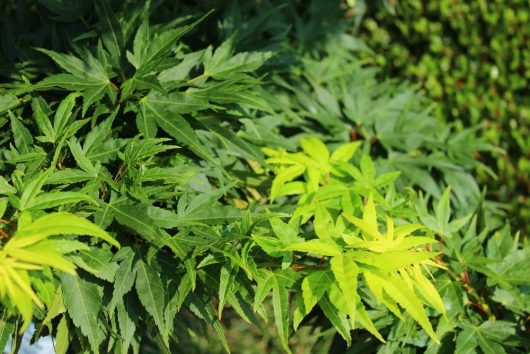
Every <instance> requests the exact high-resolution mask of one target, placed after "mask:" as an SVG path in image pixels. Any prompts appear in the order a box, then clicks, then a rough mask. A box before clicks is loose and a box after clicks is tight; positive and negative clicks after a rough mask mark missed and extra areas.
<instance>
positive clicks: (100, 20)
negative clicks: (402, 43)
mask: <svg viewBox="0 0 530 354" xmlns="http://www.w3.org/2000/svg"><path fill="white" fill-rule="evenodd" d="M16 4H19V6H18V7H17V6H16ZM215 5H217V6H218V9H219V10H218V11H215V12H214V13H209V10H210V9H212V8H214V7H215ZM2 7H3V8H2V13H3V14H4V15H3V18H2V21H3V25H4V26H3V35H4V37H5V38H8V39H10V40H6V41H5V42H3V43H5V45H4V47H3V49H2V50H3V53H4V55H3V57H2V67H1V70H0V72H1V73H2V74H1V75H2V80H3V83H2V84H1V86H0V127H1V128H2V130H1V132H0V152H1V163H0V174H1V177H0V197H1V198H0V214H1V216H0V218H1V219H0V222H1V223H2V227H1V229H0V230H1V232H0V233H1V235H2V236H3V238H2V240H1V247H2V248H1V250H0V272H1V275H2V277H1V278H0V297H1V301H2V305H3V306H2V308H1V310H2V317H1V320H0V327H1V328H2V330H1V331H0V347H4V346H5V344H6V342H7V341H8V339H9V338H15V339H16V340H15V341H14V347H15V348H16V347H17V343H20V334H21V333H22V332H23V331H24V329H25V328H26V327H27V325H28V324H29V323H30V322H34V323H35V325H36V328H37V329H36V332H35V338H38V337H40V336H43V335H47V334H51V335H53V336H54V337H55V340H56V350H57V352H58V353H65V352H74V353H90V352H113V353H127V352H130V351H133V352H135V353H136V352H142V353H149V352H153V353H157V352H166V353H171V352H185V351H186V350H187V351H190V350H191V349H190V348H194V349H193V350H195V351H197V352H214V351H216V348H219V350H225V351H229V348H230V347H231V348H234V352H242V353H243V352H248V353H252V352H257V351H259V352H261V351H263V350H267V351H269V352H289V351H290V350H291V348H293V349H296V350H297V351H298V352H300V351H302V350H305V351H308V352H344V351H347V350H348V351H350V352H366V353H372V352H392V353H393V352H415V351H427V352H429V353H436V352H473V351H477V350H481V351H483V352H485V353H500V352H505V351H509V352H515V353H524V352H528V350H529V349H530V348H529V344H528V343H527V342H526V341H525V333H526V332H527V331H528V328H527V325H528V324H527V323H526V318H527V316H528V312H529V308H530V299H529V298H528V295H527V292H528V286H529V284H530V279H529V276H528V274H527V272H526V268H527V267H528V266H529V265H530V264H529V262H530V257H529V256H530V254H529V252H530V248H529V247H528V246H527V244H526V243H524V242H521V241H520V240H519V238H518V233H517V232H516V233H515V234H512V231H511V230H510V227H509V225H507V224H506V223H505V217H506V215H505V214H504V213H503V211H502V209H501V208H499V205H498V204H497V203H495V202H491V201H489V200H487V199H486V198H485V195H484V193H483V192H482V190H481V187H480V185H478V184H477V182H476V181H475V177H474V176H475V175H476V173H478V172H480V171H483V170H485V169H486V167H485V165H484V164H483V163H482V162H481V161H480V160H478V159H477V156H478V154H480V153H485V154H487V153H491V152H492V151H495V147H493V146H492V145H491V144H489V143H487V141H486V139H484V138H479V137H477V134H476V129H475V128H470V129H465V128H462V127H460V126H456V127H455V126H453V125H451V124H447V123H445V122H443V121H441V120H438V119H436V118H435V116H434V115H433V114H432V104H431V102H430V101H429V100H428V99H426V98H425V97H424V95H423V94H422V93H421V92H419V91H417V90H416V89H415V88H414V87H411V86H410V85H408V84H406V83H400V82H396V81H389V80H381V79H379V77H381V73H380V72H379V71H378V69H377V68H375V67H372V66H369V65H366V62H367V61H366V60H365V59H362V58H366V57H370V58H371V55H372V54H371V53H370V51H369V50H368V49H367V47H366V46H365V45H363V44H362V42H360V41H359V40H357V39H356V38H354V37H352V36H351V34H350V33H349V32H348V31H349V28H351V26H352V25H353V22H354V21H355V18H354V17H351V16H350V11H351V9H350V8H348V6H345V5H344V4H341V3H340V2H338V1H337V2H333V1H330V2H322V1H314V2H310V3H308V4H305V3H304V4H298V3H297V2H285V3H283V4H281V5H279V6H278V5H274V4H271V3H270V2H268V1H260V2H256V3H253V2H246V1H245V2H235V1H234V2H229V3H226V4H224V3H223V4H222V6H220V5H219V3H217V2H209V1H204V2H199V3H198V4H197V3H195V2H185V1H183V2H164V1H153V2H152V3H145V2H143V1H127V2H124V3H122V2H118V1H116V2H115V3H112V2H109V1H105V0H101V1H97V2H89V1H87V2H83V1H72V2H62V1H48V0H46V1H42V0H39V1H36V2H32V1H28V2H27V4H25V5H24V6H20V2H18V1H6V2H3V3H2ZM293 24H294V25H293ZM236 317H237V318H240V319H241V320H236V319H235V318H236ZM243 321H244V322H245V323H248V324H246V325H247V326H254V327H253V328H255V327H258V328H259V327H260V326H261V327H262V328H266V327H267V326H274V327H275V329H276V331H275V334H274V337H275V338H274V339H273V340H272V345H269V344H268V343H265V344H264V343H263V341H264V340H265V339H264V338H268V337H269V336H270V332H269V331H265V332H266V335H265V336H262V337H263V338H256V339H255V342H254V341H251V342H250V344H248V343H249V341H248V339H247V340H241V339H240V336H241V335H240V334H239V339H236V338H238V335H234V333H236V332H238V327H239V328H240V326H241V323H242V322H243ZM267 321H268V323H269V324H270V325H267V324H266V323H267ZM300 328H301V329H300ZM226 330H228V334H229V335H228V336H226V335H225V333H226ZM295 330H299V331H300V332H301V334H303V335H304V336H305V337H301V336H300V334H298V335H295V337H294V339H292V338H291V337H292V334H293V332H294V331H295ZM195 333H198V334H199V336H198V337H194V336H195ZM212 333H213V335H214V336H216V338H217V339H216V340H215V341H213V342H214V344H208V339H207V335H208V334H212ZM247 333H248V335H249V336H250V333H251V332H250V331H249V332H246V333H245V334H243V336H245V335H247ZM195 338H198V339H195ZM308 338H310V339H309V340H308ZM205 343H206V344H205ZM245 344H247V346H246V347H245ZM352 344H353V345H352ZM351 345H352V346H351ZM350 346H351V348H350V349H347V348H348V347H350ZM478 348H480V349H478Z"/></svg>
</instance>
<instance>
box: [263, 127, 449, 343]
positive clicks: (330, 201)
mask: <svg viewBox="0 0 530 354" xmlns="http://www.w3.org/2000/svg"><path fill="white" fill-rule="evenodd" d="M300 144H301V147H302V149H303V150H304V152H303V153H292V154H290V153H286V152H285V151H279V152H278V151H272V150H269V151H267V154H268V155H269V156H271V157H270V158H269V159H267V162H268V163H272V164H279V165H280V166H282V167H280V168H279V169H278V170H277V172H276V177H275V179H274V180H273V182H272V189H271V199H272V197H273V196H277V195H281V194H301V196H300V198H299V205H300V204H302V205H303V207H302V208H303V210H304V211H305V213H303V214H302V215H304V217H303V218H302V223H303V224H305V222H306V220H307V219H309V217H310V216H312V215H314V221H313V228H314V233H315V235H314V236H313V237H311V234H310V233H309V234H307V235H304V237H300V236H298V237H297V236H296V234H297V232H296V231H295V229H293V231H292V232H293V234H292V235H290V236H287V235H286V234H285V231H284V230H285V229H286V227H288V226H287V225H285V224H283V225H281V224H277V223H278V221H274V223H273V220H271V221H270V222H271V225H272V226H273V229H274V232H275V234H276V236H277V237H278V239H277V241H276V242H275V243H274V241H273V240H271V238H270V237H269V238H265V237H263V236H262V237H259V236H258V237H255V241H256V242H257V243H258V244H259V245H261V246H262V247H263V249H264V250H265V251H266V252H267V253H269V254H271V255H272V256H283V257H284V259H286V258H288V257H289V254H282V251H294V252H301V253H307V254H308V257H309V258H308V259H306V260H305V261H306V262H311V258H314V260H315V262H316V263H317V265H316V266H311V265H307V266H306V265H300V264H291V265H290V266H291V267H295V268H298V267H301V269H306V268H307V270H304V273H307V274H306V275H305V278H304V280H303V282H302V288H301V289H302V298H303V301H301V302H298V303H297V308H296V312H295V324H294V325H295V328H296V327H297V326H298V324H299V323H300V321H301V320H302V319H303V317H305V316H306V315H307V314H308V313H309V312H310V311H311V310H312V309H313V307H314V306H315V305H316V304H317V303H319V301H320V300H321V299H326V300H323V301H327V305H328V306H332V307H333V308H334V311H335V312H337V311H338V312H339V314H337V316H339V317H343V318H348V319H349V321H348V322H347V324H343V326H344V327H345V328H346V331H347V332H344V333H347V334H345V335H344V339H345V340H347V341H348V342H351V337H350V335H349V330H347V328H350V329H354V328H356V326H357V325H356V322H359V323H360V325H361V326H362V327H364V328H366V329H367V330H368V331H370V332H371V333H372V334H374V335H375V336H376V337H377V338H378V339H380V340H381V341H384V339H383V337H382V336H381V334H380V333H379V332H378V330H377V329H376V327H375V325H374V324H373V322H372V321H371V320H370V318H369V316H368V315H367V312H366V309H365V305H364V303H363V299H362V297H361V296H360V295H359V290H358V287H359V285H358V278H359V277H362V278H363V279H364V281H365V286H366V288H367V289H368V290H369V291H370V292H371V293H372V295H373V296H374V297H375V299H376V301H377V302H378V303H381V304H383V305H384V306H386V307H387V308H388V309H389V310H391V311H392V312H394V313H395V315H396V316H398V317H399V318H401V319H403V317H402V315H401V312H400V310H399V307H398V304H399V305H400V306H401V307H402V308H403V309H404V310H406V311H407V312H408V313H409V314H410V315H411V316H412V317H413V318H414V319H415V320H416V321H418V323H419V324H420V325H421V326H422V327H423V328H424V329H425V330H426V332H427V333H428V334H429V335H430V336H431V337H432V338H433V339H434V340H435V341H437V342H438V338H437V337H436V334H435V333H434V331H433V329H432V327H431V325H430V323H429V320H428V318H427V314H426V312H425V310H424V308H423V306H424V304H426V305H428V306H432V307H434V308H435V309H436V310H437V311H439V312H441V313H445V307H444V304H443V301H442V299H441V297H440V295H439V294H438V292H437V290H436V288H435V287H434V286H433V284H432V283H431V282H430V281H429V280H428V279H427V278H426V277H425V276H424V275H423V274H422V267H424V266H425V265H435V263H433V262H432V261H431V260H430V259H432V258H433V257H435V255H436V253H433V252H427V251H422V250H421V248H422V247H423V246H425V245H426V244H431V243H434V242H436V241H435V240H434V239H432V238H430V237H425V236H412V235H411V233H412V232H414V231H416V230H418V229H420V228H422V225H418V224H402V225H399V226H397V227H394V222H393V220H392V219H391V218H390V217H386V231H385V232H381V231H380V230H379V229H380V228H379V226H378V216H377V212H376V205H375V203H374V198H373V196H372V194H371V193H372V191H375V192H376V191H377V189H376V188H377V187H382V185H381V184H379V183H378V182H375V183H373V182H372V181H374V180H375V181H377V180H389V182H387V183H385V185H387V184H388V183H391V182H392V179H395V178H397V174H395V173H393V172H389V173H387V174H385V175H393V177H392V179H389V178H387V177H385V175H382V176H379V177H377V178H376V177H375V174H376V172H375V168H374V166H373V162H372V161H371V159H370V158H369V157H368V156H366V155H363V156H362V158H361V168H360V170H359V169H358V168H357V167H355V166H354V165H351V164H349V163H348V160H350V159H351V158H352V157H353V155H354V153H355V150H356V148H357V147H358V145H359V144H358V143H350V144H347V145H342V146H340V147H338V148H337V149H336V150H335V151H334V152H333V153H332V154H329V152H328V149H327V147H326V146H325V145H324V144H323V143H322V142H321V141H320V140H319V139H317V138H313V137H311V138H303V139H302V140H301V141H300ZM330 156H331V158H330ZM337 156H340V158H337ZM293 166H296V167H299V168H300V171H301V173H299V174H298V175H302V173H303V179H304V181H303V182H302V181H293V180H294V179H296V178H297V177H298V175H296V176H293V175H288V174H289V172H288V171H289V170H290V169H291V168H292V167H293ZM342 170H345V171H349V170H352V171H354V173H352V174H351V175H349V176H348V175H346V174H342V173H341V171H342ZM312 171H314V172H312ZM361 171H362V172H361ZM286 174H287V175H288V177H286ZM363 174H364V175H365V178H363ZM343 176H347V178H346V179H341V178H340V177H343ZM355 177H357V178H355ZM381 177H383V178H381ZM293 183H299V184H300V185H302V186H303V188H301V189H300V192H299V193H279V192H277V191H278V190H285V189H282V188H285V186H288V185H289V184H290V185H292V184H293ZM330 186H331V187H330ZM328 188H331V189H332V190H333V191H339V193H333V194H331V193H329V192H328V191H327V189H328ZM340 191H341V192H342V193H340ZM363 192H364V193H370V194H369V196H368V198H367V199H366V203H365V205H364V206H362V209H363V213H362V218H358V217H356V216H354V213H353V210H356V209H358V208H359V206H358V205H355V207H353V206H352V203H351V201H349V203H347V202H345V201H344V199H345V198H348V197H349V196H350V195H352V194H353V195H361V196H362V195H363ZM321 195H325V196H326V197H322V196H321ZM345 195H346V196H345ZM357 198H358V197H357ZM381 198H382V196H381ZM344 204H345V205H347V207H346V208H343V207H342V205H344ZM326 206H329V207H330V208H333V209H334V213H338V214H339V215H338V217H337V218H336V219H334V218H333V217H332V215H331V214H330V212H329V211H328V209H327V207H326ZM300 208H301V207H298V209H297V210H295V212H294V214H293V217H292V219H291V221H290V222H289V224H291V225H292V224H297V223H298V220H299V219H298V218H297V216H298V215H300V212H298V210H299V209H300ZM309 210H310V211H311V212H308V211H309ZM307 214H309V215H310V216H308V215H307ZM383 220H385V218H383ZM274 224H277V225H276V226H274ZM281 226H283V227H281ZM297 229H298V228H297ZM273 245H274V246H273ZM294 252H291V257H292V259H293V262H294V260H296V257H295V255H296V253H294ZM319 259H320V260H319ZM324 259H326V261H324ZM312 268H315V269H314V270H309V269H312ZM325 306H326V305H325ZM330 321H333V320H332V319H331V318H330Z"/></svg>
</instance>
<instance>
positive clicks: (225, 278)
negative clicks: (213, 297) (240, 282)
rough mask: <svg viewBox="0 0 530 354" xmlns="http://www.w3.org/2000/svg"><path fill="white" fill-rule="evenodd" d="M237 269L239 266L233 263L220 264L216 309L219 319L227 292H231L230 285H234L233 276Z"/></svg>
mask: <svg viewBox="0 0 530 354" xmlns="http://www.w3.org/2000/svg"><path fill="white" fill-rule="evenodd" d="M238 271H239V267H237V266H235V265H234V264H228V265H222V266H221V275H220V278H219V307H218V311H217V312H218V317H219V321H220V320H221V318H222V315H223V309H224V306H225V303H226V300H227V294H229V293H231V292H232V286H233V285H234V281H235V277H236V275H237V272H238Z"/></svg>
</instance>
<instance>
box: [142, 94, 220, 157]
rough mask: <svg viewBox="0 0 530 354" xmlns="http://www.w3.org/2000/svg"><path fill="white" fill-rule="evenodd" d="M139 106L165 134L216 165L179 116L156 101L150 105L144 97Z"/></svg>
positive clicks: (148, 99)
mask: <svg viewBox="0 0 530 354" xmlns="http://www.w3.org/2000/svg"><path fill="white" fill-rule="evenodd" d="M141 104H143V105H145V114H148V115H150V116H151V118H150V119H153V120H154V121H155V122H156V124H157V125H158V126H159V127H160V128H162V129H163V130H164V131H165V132H166V133H168V134H169V135H171V136H172V137H173V138H175V139H176V140H177V141H178V142H180V143H183V144H184V145H186V146H188V147H189V148H190V149H191V150H192V151H193V152H194V153H196V154H197V155H198V156H200V157H202V158H203V159H205V160H206V161H209V162H210V163H212V164H214V165H217V161H215V160H214V159H213V158H212V153H211V152H210V151H208V150H207V149H206V148H205V147H204V145H202V144H201V143H200V142H199V138H198V136H197V134H196V133H195V131H194V130H193V129H192V128H191V126H190V125H189V123H188V122H187V121H186V120H185V119H184V118H183V117H182V116H181V115H180V114H177V113H174V112H172V111H170V110H169V109H168V107H166V106H165V105H160V104H157V103H156V101H155V103H152V102H151V99H150V98H149V96H148V97H145V98H144V99H143V100H142V101H141Z"/></svg>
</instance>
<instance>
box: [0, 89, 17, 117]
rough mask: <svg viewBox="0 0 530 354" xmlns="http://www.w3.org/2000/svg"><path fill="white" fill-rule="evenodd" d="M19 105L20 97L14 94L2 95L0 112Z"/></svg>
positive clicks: (0, 97)
mask: <svg viewBox="0 0 530 354" xmlns="http://www.w3.org/2000/svg"><path fill="white" fill-rule="evenodd" d="M16 106H18V98H17V96H15V95H13V94H10V93H8V94H5V95H0V114H3V113H5V112H7V111H8V110H10V109H13V108H15V107H16Z"/></svg>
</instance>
